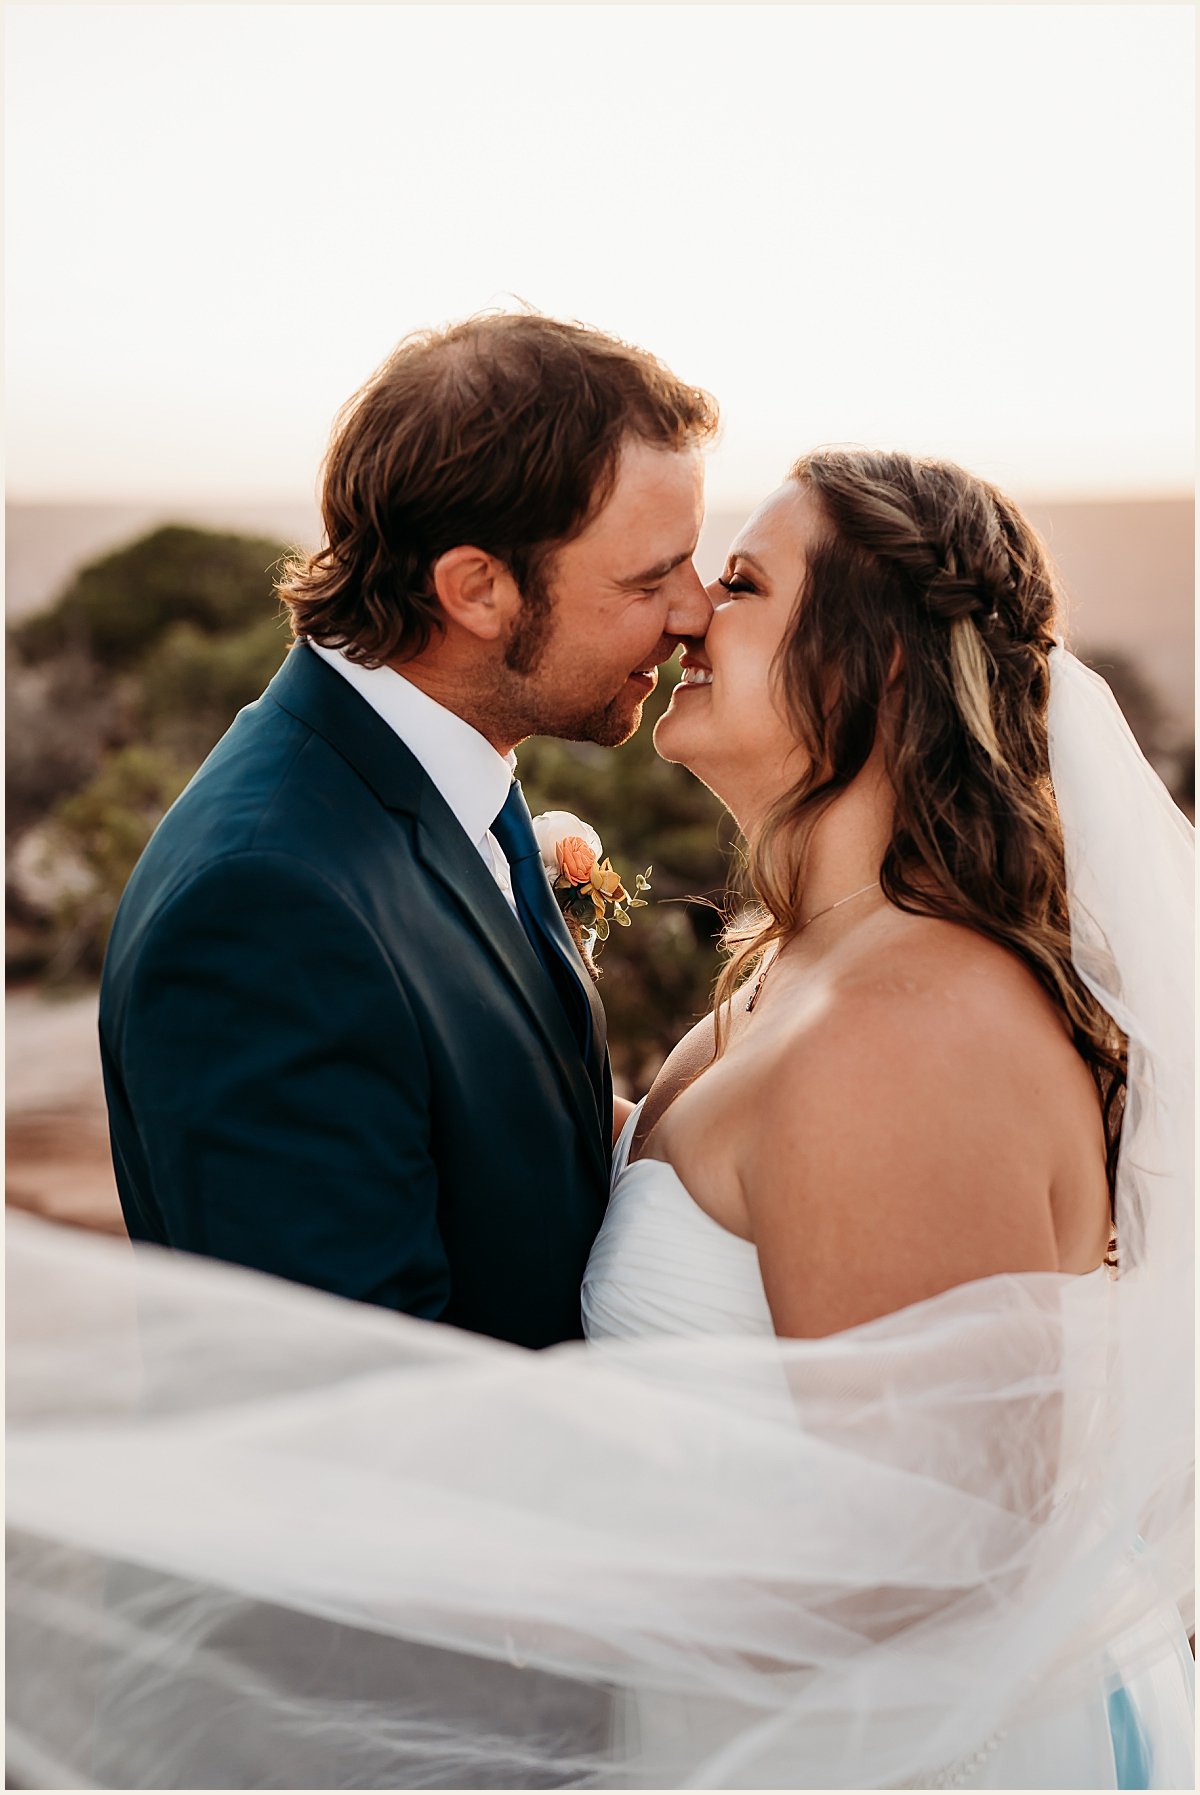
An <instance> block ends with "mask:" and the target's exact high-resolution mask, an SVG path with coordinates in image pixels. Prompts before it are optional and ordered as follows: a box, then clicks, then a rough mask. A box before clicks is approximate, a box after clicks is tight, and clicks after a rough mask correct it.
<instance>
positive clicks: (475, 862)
mask: <svg viewBox="0 0 1200 1795" xmlns="http://www.w3.org/2000/svg"><path fill="white" fill-rule="evenodd" d="M264 698H266V699H270V700H271V701H272V702H274V703H276V704H278V705H279V706H280V708H281V709H283V710H285V711H287V712H288V713H289V715H291V716H294V717H296V718H298V719H299V721H301V722H303V723H306V724H307V725H308V727H309V728H310V729H313V730H315V731H316V733H317V734H318V735H319V736H321V737H322V738H323V739H324V740H325V741H327V742H328V743H329V744H330V746H331V747H332V748H334V749H336V750H337V752H338V753H339V754H340V755H341V756H342V758H343V759H344V760H347V761H348V762H349V763H350V765H351V766H352V767H353V768H354V769H355V771H356V772H357V773H358V774H359V776H360V777H361V778H362V779H364V780H365V781H366V783H367V784H368V785H369V786H370V787H371V789H372V791H374V793H375V794H376V796H377V797H378V798H379V800H380V802H381V803H383V804H384V805H385V806H386V807H387V808H388V809H389V810H395V811H400V812H402V813H405V814H407V815H409V816H412V817H413V818H414V819H415V822H416V828H415V830H414V839H415V842H416V848H417V854H418V857H419V858H420V860H421V862H422V864H423V865H424V866H425V868H426V870H427V871H428V872H430V873H431V874H432V875H433V877H434V878H436V879H437V880H438V882H439V883H440V884H441V885H442V886H443V887H444V888H445V890H446V891H447V892H448V893H449V895H450V896H451V898H453V900H454V902H455V905H456V907H457V908H458V910H459V911H460V913H461V914H462V916H463V917H464V919H465V920H466V922H467V923H468V925H469V926H470V927H471V929H472V930H473V931H474V933H475V935H476V936H477V937H478V938H479V940H480V941H481V942H482V943H483V944H484V946H485V947H486V948H487V949H488V951H489V953H490V954H491V955H492V958H493V959H494V960H495V961H496V963H497V964H498V965H499V966H500V968H501V970H502V971H503V973H504V974H505V977H506V978H507V980H508V982H509V983H510V985H511V986H512V988H513V990H514V992H515V993H516V995H517V997H518V998H519V999H520V1001H521V1003H522V1004H523V1005H524V1007H525V1009H526V1010H527V1011H528V1013H529V1015H530V1016H531V1017H532V1019H533V1021H534V1023H535V1025H536V1026H537V1029H538V1031H539V1033H540V1034H541V1036H542V1038H543V1040H544V1042H545V1044H546V1046H547V1048H548V1050H549V1052H550V1055H551V1058H552V1060H553V1062H554V1064H555V1065H556V1066H557V1067H558V1069H559V1072H560V1074H561V1076H562V1079H563V1082H564V1084H565V1085H566V1088H567V1091H568V1094H569V1096H570V1098H571V1102H572V1107H573V1108H574V1110H575V1113H576V1117H577V1120H578V1122H579V1125H580V1127H581V1129H582V1131H583V1133H584V1135H585V1137H586V1138H587V1140H588V1142H589V1144H590V1145H591V1146H592V1147H593V1149H594V1150H595V1151H596V1152H597V1154H598V1155H599V1156H600V1157H599V1163H600V1165H601V1168H602V1172H603V1177H604V1178H605V1180H607V1177H608V1158H609V1155H608V1144H607V1142H604V1141H603V1140H602V1138H601V1137H602V1126H601V1121H600V1118H599V1116H598V1115H597V1112H596V1101H595V1097H594V1095H593V1092H592V1087H591V1081H590V1079H589V1077H588V1074H587V1069H586V1067H585V1065H584V1063H583V1059H582V1057H581V1055H580V1052H579V1047H578V1044H577V1043H576V1041H575V1037H574V1034H573V1033H572V1030H571V1025H570V1023H569V1022H568V1020H567V1017H566V1014H565V1012H564V1010H563V1007H562V1003H561V1001H560V999H559V995H558V993H557V991H556V990H555V989H554V986H553V985H552V984H551V982H550V980H549V978H548V977H547V975H546V973H545V971H544V970H543V968H542V966H541V964H540V962H539V961H538V958H537V955H536V954H535V953H534V951H533V949H532V948H531V947H530V945H529V942H528V941H527V940H526V937H525V931H524V929H523V928H522V927H521V925H520V923H519V922H518V921H517V918H516V917H515V916H514V915H513V912H512V911H511V910H510V909H509V906H508V903H507V901H506V900H505V898H504V896H503V894H502V893H501V891H500V888H499V886H498V885H497V884H496V881H495V880H494V879H493V878H492V876H491V874H490V873H489V872H488V870H487V868H486V867H485V866H484V863H483V860H482V859H481V857H480V855H479V853H478V851H477V849H476V848H475V846H474V844H473V843H472V842H470V841H468V839H467V837H466V834H465V833H464V831H463V829H462V827H461V825H460V824H459V822H458V819H457V818H456V817H455V815H454V813H453V811H451V809H450V807H449V805H448V804H447V803H446V802H445V800H444V799H443V797H442V795H441V793H440V792H439V791H438V789H437V787H436V786H435V785H434V783H433V781H432V780H431V779H430V778H429V776H428V774H427V773H426V772H425V770H424V769H423V767H422V766H421V764H420V762H419V761H418V760H417V758H416V756H415V755H414V754H412V753H411V752H410V750H409V749H408V748H406V747H405V745H404V743H403V742H402V741H401V740H400V738H399V736H398V735H397V734H396V733H395V731H394V730H393V729H392V728H390V726H389V725H388V724H387V723H385V722H384V720H383V718H382V717H380V716H379V715H378V714H377V713H376V712H375V711H374V710H372V708H371V706H370V705H369V704H367V703H366V701H365V700H364V699H363V698H361V697H360V696H359V694H358V693H357V692H356V691H354V689H353V687H351V686H350V685H348V684H347V682H346V681H345V680H344V679H343V678H342V677H341V675H340V674H339V673H337V672H336V671H335V670H334V669H333V668H332V667H329V666H327V665H326V664H325V662H324V661H322V660H321V658H320V656H319V655H315V654H313V653H312V652H311V651H310V650H309V649H307V648H306V647H304V646H303V645H300V646H298V647H296V648H293V649H292V650H291V652H290V653H289V654H288V656H287V659H286V660H285V661H284V664H283V666H282V667H281V668H280V670H279V672H278V673H277V674H276V675H275V678H274V679H273V680H272V681H271V683H270V685H269V686H268V687H267V690H266V693H265V694H264ZM260 702H261V701H260ZM563 927H564V932H565V924H564V925H563ZM567 939H568V941H569V940H570V937H569V936H568V937H567ZM572 954H574V947H573V946H572ZM579 973H580V976H581V977H582V978H583V980H584V984H585V988H586V990H587V995H588V1001H589V1003H590V1004H591V1005H592V1013H593V1016H594V1018H595V1019H596V1026H597V1030H598V1035H599V1039H600V1041H601V1043H603V1042H604V1040H605V1038H606V1033H605V1024H604V1009H603V1005H602V1004H601V1003H600V999H599V998H598V996H597V995H596V992H595V988H594V986H593V985H592V981H591V980H590V979H589V978H588V977H587V975H586V973H585V972H584V969H583V967H582V965H581V966H580V967H579Z"/></svg>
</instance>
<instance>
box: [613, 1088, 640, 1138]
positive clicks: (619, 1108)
mask: <svg viewBox="0 0 1200 1795" xmlns="http://www.w3.org/2000/svg"><path fill="white" fill-rule="evenodd" d="M636 1108H637V1104H636V1103H633V1102H631V1101H630V1099H629V1098H628V1097H614V1098H613V1137H612V1144H613V1146H614V1147H615V1146H616V1144H617V1142H618V1141H619V1140H620V1138H621V1130H622V1128H624V1126H625V1124H626V1122H628V1120H629V1118H630V1116H631V1115H632V1114H633V1112H634V1110H635V1109H636Z"/></svg>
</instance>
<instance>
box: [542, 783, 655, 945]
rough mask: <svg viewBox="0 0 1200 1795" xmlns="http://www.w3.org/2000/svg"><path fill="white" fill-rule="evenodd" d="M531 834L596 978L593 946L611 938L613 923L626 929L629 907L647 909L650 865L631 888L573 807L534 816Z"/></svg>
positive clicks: (567, 918) (577, 943)
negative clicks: (630, 888) (625, 883)
mask: <svg viewBox="0 0 1200 1795" xmlns="http://www.w3.org/2000/svg"><path fill="white" fill-rule="evenodd" d="M533 833H534V835H535V837H536V838H537V844H538V847H539V848H540V849H541V851H542V865H543V866H544V867H545V869H546V876H547V878H548V879H549V880H550V883H551V885H552V886H553V888H554V895H555V897H556V898H557V899H558V907H559V909H560V910H561V911H562V913H563V919H564V921H565V922H566V925H567V928H568V929H569V930H570V933H571V939H572V940H573V941H574V943H575V945H576V947H577V948H578V949H579V953H580V956H581V958H582V960H583V963H584V965H585V966H586V967H587V969H588V971H589V973H590V974H591V976H592V978H593V979H598V978H599V976H600V974H599V972H598V970H597V968H596V966H595V964H594V963H593V960H592V944H593V943H594V942H596V941H607V940H608V936H609V929H610V925H611V923H614V922H615V923H616V924H617V925H618V927H620V928H623V929H627V928H628V927H629V923H630V916H629V912H630V911H631V910H644V909H645V907H646V899H645V898H644V897H643V896H642V893H643V892H644V891H649V889H650V874H651V872H652V871H653V868H652V867H649V866H648V867H647V868H646V870H645V872H644V873H639V874H638V875H637V878H636V879H635V880H634V887H633V891H632V893H631V892H628V891H627V890H626V889H625V886H624V884H623V883H622V881H621V877H620V874H619V873H616V872H614V871H613V865H612V862H611V860H608V859H606V858H605V856H604V848H603V845H602V843H601V841H600V837H599V836H598V835H597V834H596V831H595V830H594V829H592V828H590V827H589V826H588V824H587V823H585V822H583V821H581V819H580V818H579V817H577V816H573V815H572V814H571V812H570V811H569V810H544V811H543V812H542V814H541V815H540V816H535V817H534V819H533Z"/></svg>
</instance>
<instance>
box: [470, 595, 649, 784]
mask: <svg viewBox="0 0 1200 1795" xmlns="http://www.w3.org/2000/svg"><path fill="white" fill-rule="evenodd" d="M521 596H522V605H521V612H520V615H519V616H518V618H517V622H516V624H515V626H514V628H513V631H512V634H511V635H510V637H509V639H508V641H507V643H506V644H505V649H504V657H503V667H502V671H501V673H500V676H499V678H498V679H497V681H496V684H495V690H494V692H493V694H492V698H491V702H490V704H489V716H490V717H491V718H494V720H495V722H496V724H498V725H499V729H498V733H500V734H503V735H505V736H511V738H512V740H513V741H524V740H525V738H526V737H527V736H531V735H548V736H555V737H557V738H558V739H559V740H560V741H565V742H591V743H593V744H595V745H596V746H597V747H600V748H618V747H620V745H621V743H622V742H627V741H628V740H629V738H630V736H632V735H634V734H635V733H636V731H637V729H638V727H639V725H640V724H641V721H642V704H643V702H644V701H643V700H641V699H639V700H637V701H636V703H635V704H633V705H631V704H630V701H629V699H628V697H627V696H626V695H625V694H624V693H623V692H618V693H616V694H615V695H614V696H613V697H611V698H608V699H605V700H602V701H599V702H597V701H596V700H594V699H591V698H590V697H589V698H585V699H582V700H581V701H579V702H578V703H577V704H575V705H572V704H571V703H570V701H569V700H568V699H566V698H565V697H564V695H563V694H562V693H561V692H559V691H555V690H542V689H541V688H540V687H539V686H538V684H537V678H538V675H539V673H540V671H541V669H542V667H543V664H544V662H545V659H546V654H547V651H548V649H549V647H550V643H551V641H552V639H553V637H554V634H555V629H556V621H557V620H556V614H555V607H554V598H553V594H552V593H551V591H550V588H549V583H548V581H547V580H546V579H545V578H544V577H543V576H542V574H540V573H539V574H537V575H535V576H534V577H533V578H532V579H531V580H529V581H528V582H527V584H526V587H525V590H524V591H523V592H522V595H521Z"/></svg>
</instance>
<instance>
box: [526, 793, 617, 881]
mask: <svg viewBox="0 0 1200 1795" xmlns="http://www.w3.org/2000/svg"><path fill="white" fill-rule="evenodd" d="M533 833H534V836H535V837H536V839H537V845H538V847H539V848H540V849H541V851H542V865H543V866H544V867H545V869H546V871H547V872H548V873H549V874H550V877H551V878H552V879H556V878H557V877H558V845H559V843H560V842H563V841H567V840H568V839H569V838H570V837H571V836H572V835H578V836H580V837H581V838H582V839H583V840H584V841H586V842H587V844H588V846H589V848H591V850H592V852H593V854H595V856H596V859H597V860H602V859H603V858H604V849H603V847H602V846H601V845H600V837H599V836H598V835H597V834H596V831H595V830H594V829H592V828H590V827H589V826H588V824H587V823H585V822H584V821H583V819H582V818H581V817H577V816H572V815H571V812H570V811H569V810H543V811H542V813H541V815H540V816H535V817H534V819H533Z"/></svg>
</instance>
